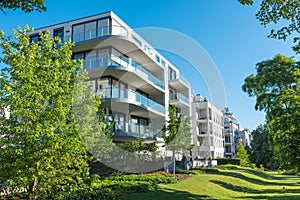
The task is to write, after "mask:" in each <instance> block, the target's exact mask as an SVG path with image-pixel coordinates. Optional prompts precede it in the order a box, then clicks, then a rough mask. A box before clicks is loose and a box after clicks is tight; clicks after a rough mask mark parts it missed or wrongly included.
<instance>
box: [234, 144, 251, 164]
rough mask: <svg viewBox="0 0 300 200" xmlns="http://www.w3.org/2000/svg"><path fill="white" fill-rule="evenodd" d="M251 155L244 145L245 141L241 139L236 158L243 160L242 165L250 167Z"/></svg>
mask: <svg viewBox="0 0 300 200" xmlns="http://www.w3.org/2000/svg"><path fill="white" fill-rule="evenodd" d="M248 157H249V155H248V154H247V151H246V149H245V148H244V146H243V143H242V142H241V141H239V142H238V146H237V154H236V158H239V159H240V160H241V166H242V167H249V166H250V164H249V158H248Z"/></svg>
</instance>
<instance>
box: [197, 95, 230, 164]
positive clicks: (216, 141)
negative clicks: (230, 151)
mask: <svg viewBox="0 0 300 200" xmlns="http://www.w3.org/2000/svg"><path fill="white" fill-rule="evenodd" d="M192 110H193V112H192V113H193V133H194V137H193V141H194V145H195V148H194V149H193V155H194V157H197V158H200V159H216V158H223V157H224V133H223V121H224V120H223V112H222V111H221V110H219V109H218V108H217V107H216V106H214V105H213V104H211V103H210V102H208V101H206V100H205V99H204V98H203V97H201V96H200V95H197V96H195V97H194V99H193V102H192Z"/></svg>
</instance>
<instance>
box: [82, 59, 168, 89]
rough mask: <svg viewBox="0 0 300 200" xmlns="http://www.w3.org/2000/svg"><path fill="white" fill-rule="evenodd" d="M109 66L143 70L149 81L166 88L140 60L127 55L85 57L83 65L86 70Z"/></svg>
mask: <svg viewBox="0 0 300 200" xmlns="http://www.w3.org/2000/svg"><path fill="white" fill-rule="evenodd" d="M107 66H121V67H124V68H127V69H128V70H135V71H138V72H142V73H144V74H145V75H146V76H147V77H148V80H149V81H151V82H152V83H154V84H155V85H156V86H158V87H160V88H161V89H165V85H164V83H163V82H162V81H161V80H159V79H158V78H156V77H155V76H153V75H152V74H151V72H149V71H148V70H147V69H145V68H144V67H143V66H142V65H141V64H139V63H138V62H136V61H134V60H130V59H129V58H127V57H125V56H116V55H111V56H104V57H97V58H90V59H85V60H84V62H83V67H84V68H85V69H86V70H93V69H101V68H102V69H105V68H106V67H107Z"/></svg>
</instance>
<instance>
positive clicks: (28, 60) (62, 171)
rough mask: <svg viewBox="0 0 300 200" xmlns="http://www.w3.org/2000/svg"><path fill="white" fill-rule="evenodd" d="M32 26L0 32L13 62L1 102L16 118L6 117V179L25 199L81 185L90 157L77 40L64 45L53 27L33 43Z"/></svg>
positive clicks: (5, 73)
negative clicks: (80, 114)
mask: <svg viewBox="0 0 300 200" xmlns="http://www.w3.org/2000/svg"><path fill="white" fill-rule="evenodd" d="M32 31H33V30H32V29H30V28H29V27H25V28H24V29H21V28H18V30H15V31H14V35H15V37H14V38H13V37H6V36H5V35H4V33H3V32H1V33H0V46H1V47H2V49H3V52H2V53H3V58H2V61H3V62H4V63H5V64H6V65H7V66H6V67H5V68H4V69H2V70H1V77H2V79H0V102H1V106H4V107H8V108H9V111H10V118H8V119H3V118H2V119H1V121H0V127H1V133H0V135H1V136H2V138H1V139H0V146H1V147H2V149H1V151H0V163H1V165H0V182H1V183H5V185H6V190H7V191H8V190H9V193H10V195H14V196H22V197H21V198H25V199H37V198H38V199H39V198H46V197H48V198H49V196H51V195H52V194H54V193H56V192H58V191H69V190H75V189H76V188H79V187H81V186H82V185H83V184H84V180H85V178H86V177H87V175H88V171H89V168H88V162H87V161H88V160H89V159H90V158H89V157H88V156H87V155H86V149H85V147H84V145H83V143H82V142H81V140H80V137H79V135H78V130H77V128H76V125H75V123H74V117H75V116H74V114H73V112H72V101H73V95H72V94H73V91H74V87H75V84H74V83H75V81H76V79H77V78H79V79H86V78H87V77H86V76H85V74H84V73H81V72H79V71H78V69H80V68H81V64H80V63H79V62H77V61H75V60H71V55H72V50H71V48H72V46H73V44H72V43H71V41H68V42H66V43H64V44H61V43H60V42H61V41H60V39H59V38H50V37H49V31H46V33H45V34H42V33H41V34H40V37H41V40H40V41H39V42H38V43H34V42H30V40H29V36H30V34H31V33H32ZM16 198H18V197H16Z"/></svg>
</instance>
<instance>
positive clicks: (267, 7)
mask: <svg viewBox="0 0 300 200" xmlns="http://www.w3.org/2000/svg"><path fill="white" fill-rule="evenodd" d="M238 1H239V2H240V3H241V4H244V5H252V4H253V0H238ZM299 16H300V0H276V1H275V0H262V1H261V4H260V9H259V11H258V13H257V14H256V17H257V19H258V20H259V21H260V23H261V24H262V25H264V26H267V25H269V24H272V23H273V24H280V23H281V22H283V23H287V25H285V26H283V27H281V28H279V29H278V30H275V29H272V30H271V33H270V35H269V37H271V38H275V39H280V40H286V39H287V38H288V36H290V35H294V43H295V46H294V47H293V50H294V51H295V52H296V53H300V37H299V33H300V17H299Z"/></svg>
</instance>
